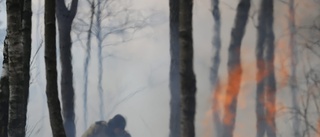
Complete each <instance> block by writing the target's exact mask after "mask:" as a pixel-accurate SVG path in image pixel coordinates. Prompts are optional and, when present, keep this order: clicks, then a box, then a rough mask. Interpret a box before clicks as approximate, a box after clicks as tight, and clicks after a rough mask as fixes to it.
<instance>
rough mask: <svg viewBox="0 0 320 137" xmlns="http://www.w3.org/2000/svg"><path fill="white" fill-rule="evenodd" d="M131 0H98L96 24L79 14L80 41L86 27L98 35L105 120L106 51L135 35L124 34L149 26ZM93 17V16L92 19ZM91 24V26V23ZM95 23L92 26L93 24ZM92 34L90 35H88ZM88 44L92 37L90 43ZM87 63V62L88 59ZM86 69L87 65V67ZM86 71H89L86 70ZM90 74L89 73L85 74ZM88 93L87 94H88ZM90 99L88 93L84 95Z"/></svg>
mask: <svg viewBox="0 0 320 137" xmlns="http://www.w3.org/2000/svg"><path fill="white" fill-rule="evenodd" d="M128 3H129V2H128V1H126V0H108V1H103V0H97V1H96V2H95V4H94V7H92V6H91V8H93V9H94V15H93V22H92V23H93V25H92V26H91V25H90V22H89V23H88V22H87V21H86V20H83V19H82V18H77V22H76V24H75V25H74V27H75V28H76V29H75V33H76V34H77V35H78V38H79V41H81V44H82V38H81V37H82V36H81V34H82V33H83V32H84V31H87V30H90V28H91V27H92V28H91V33H92V34H91V36H90V37H92V36H93V37H95V38H96V39H97V52H98V54H97V57H98V85H97V86H98V93H99V117H100V119H101V120H104V119H106V117H108V115H106V114H105V110H104V108H105V103H104V101H105V98H104V89H103V87H102V85H103V83H102V82H103V70H104V69H103V61H104V59H106V58H107V57H110V56H109V55H104V53H105V52H104V51H105V49H107V47H110V46H115V45H119V44H122V43H124V42H127V41H129V40H130V39H131V38H132V36H130V37H129V38H125V36H124V35H127V34H129V35H132V34H134V33H135V31H137V30H139V29H141V28H143V27H145V26H146V24H145V19H146V18H142V17H141V16H139V15H138V14H139V12H137V11H136V10H131V9H130V7H129V4H128ZM91 13H92V12H91ZM90 21H91V19H90ZM88 26H89V27H88ZM90 26H91V27H90ZM110 36H117V37H118V38H119V37H120V40H118V39H117V40H110V39H109V37H110ZM86 37H88V36H86ZM86 46H88V41H87V45H86ZM85 65H87V64H86V62H85ZM85 69H86V68H85ZM85 75H86V74H85ZM85 77H86V76H85ZM86 95H87V94H85V96H86ZM85 98H87V99H88V97H84V100H86V99H85ZM84 102H86V101H84Z"/></svg>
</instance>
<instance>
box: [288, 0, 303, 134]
mask: <svg viewBox="0 0 320 137" xmlns="http://www.w3.org/2000/svg"><path fill="white" fill-rule="evenodd" d="M294 1H295V0H289V28H290V38H289V48H290V49H291V75H290V80H291V81H290V88H291V92H292V107H293V109H294V110H295V111H299V110H300V108H299V105H298V96H297V94H298V87H297V86H298V83H297V78H296V66H297V64H298V51H297V50H298V49H297V45H296V23H295V9H294ZM298 117H299V116H298V114H297V113H294V114H293V131H294V137H300V136H301V135H300V131H299V127H300V120H299V118H298Z"/></svg>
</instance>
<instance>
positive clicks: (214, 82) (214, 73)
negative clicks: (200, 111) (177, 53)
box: [210, 0, 222, 137]
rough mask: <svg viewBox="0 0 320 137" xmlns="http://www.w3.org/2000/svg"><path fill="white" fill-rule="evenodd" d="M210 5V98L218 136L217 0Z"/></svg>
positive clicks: (213, 0)
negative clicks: (212, 53) (211, 20)
mask: <svg viewBox="0 0 320 137" xmlns="http://www.w3.org/2000/svg"><path fill="white" fill-rule="evenodd" d="M211 5H212V16H213V20H214V26H213V38H212V46H213V52H214V55H213V57H212V59H211V61H212V67H211V71H210V81H211V90H212V93H213V99H212V117H213V124H214V126H215V130H214V131H215V133H216V136H217V137H220V136H221V135H222V134H221V129H222V127H221V120H220V114H219V110H220V109H219V106H220V105H219V100H218V97H219V95H220V94H221V91H220V89H219V83H220V82H219V76H218V72H219V66H220V49H221V37H220V35H221V19H220V18H221V17H220V9H219V0H211Z"/></svg>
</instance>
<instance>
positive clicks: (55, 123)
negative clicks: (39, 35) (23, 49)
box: [45, 0, 66, 137]
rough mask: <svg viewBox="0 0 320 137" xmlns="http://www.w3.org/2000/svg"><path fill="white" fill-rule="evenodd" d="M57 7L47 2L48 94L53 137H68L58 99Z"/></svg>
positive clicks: (52, 2)
mask: <svg viewBox="0 0 320 137" xmlns="http://www.w3.org/2000/svg"><path fill="white" fill-rule="evenodd" d="M55 5H56V3H55V1H52V0H46V1H45V63H46V79H47V87H46V94H47V102H48V108H49V116H50V125H51V129H52V134H53V137H66V134H65V130H64V128H63V121H62V117H61V108H60V101H59V97H58V84H57V60H56V16H55V9H56V7H55Z"/></svg>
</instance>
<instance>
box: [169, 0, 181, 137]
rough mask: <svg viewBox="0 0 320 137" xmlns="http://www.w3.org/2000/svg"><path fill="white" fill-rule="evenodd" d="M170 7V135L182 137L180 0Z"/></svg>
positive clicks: (175, 0)
mask: <svg viewBox="0 0 320 137" xmlns="http://www.w3.org/2000/svg"><path fill="white" fill-rule="evenodd" d="M169 6H170V57H171V60H170V76H169V77H170V83H169V88H170V95H171V98H170V133H169V137H180V75H179V0H169Z"/></svg>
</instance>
